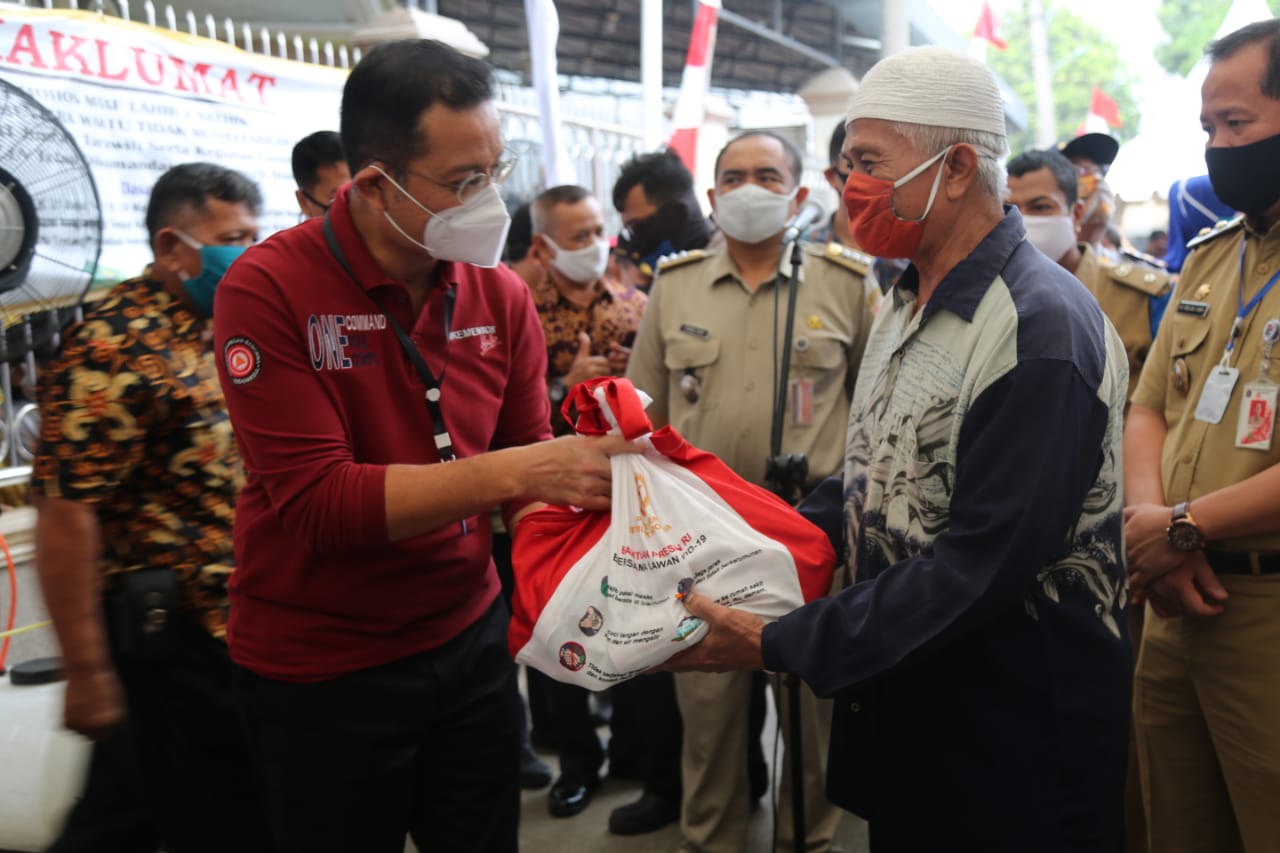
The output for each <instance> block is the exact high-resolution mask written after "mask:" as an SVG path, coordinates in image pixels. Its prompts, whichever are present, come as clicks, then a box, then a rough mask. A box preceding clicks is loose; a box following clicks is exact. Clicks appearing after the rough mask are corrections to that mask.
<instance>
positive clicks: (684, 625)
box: [671, 616, 702, 643]
mask: <svg viewBox="0 0 1280 853" xmlns="http://www.w3.org/2000/svg"><path fill="white" fill-rule="evenodd" d="M701 625H702V620H701V619H699V618H698V617H697V616H686V617H684V618H683V619H681V620H680V622H679V623H678V624H677V625H676V635H675V637H674V638H673V639H672V640H671V642H673V643H678V642H680V641H681V640H683V639H684V638H685V637H687V636H689V635H690V634H692V633H693V632H694V631H696V630H698V628H699V627H700V626H701Z"/></svg>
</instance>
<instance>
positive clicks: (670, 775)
mask: <svg viewBox="0 0 1280 853" xmlns="http://www.w3.org/2000/svg"><path fill="white" fill-rule="evenodd" d="M610 691H611V692H612V694H613V723H612V726H611V730H612V732H613V739H614V741H615V742H617V741H621V743H620V744H618V749H619V750H621V751H622V752H623V753H624V754H625V755H628V756H632V755H634V756H638V757H639V762H640V772H641V775H642V778H643V781H644V790H645V793H646V794H657V795H658V796H659V797H662V798H663V799H665V800H667V801H669V802H674V803H678V802H680V799H681V797H680V791H681V784H680V746H681V743H682V741H683V739H684V726H683V724H682V722H681V720H680V706H679V705H677V704H676V683H675V677H674V676H673V675H672V674H671V673H669V672H659V673H655V674H653V675H641V676H638V677H637V678H633V679H631V680H630V681H624V682H622V683H621V684H615V685H614V686H613V687H611V688H610ZM609 752H610V755H613V754H615V750H614V744H613V743H611V744H610V745H609Z"/></svg>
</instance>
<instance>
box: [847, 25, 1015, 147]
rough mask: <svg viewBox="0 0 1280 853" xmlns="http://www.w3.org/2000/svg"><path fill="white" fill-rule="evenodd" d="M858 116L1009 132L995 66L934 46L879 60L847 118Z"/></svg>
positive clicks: (861, 86) (857, 93)
mask: <svg viewBox="0 0 1280 853" xmlns="http://www.w3.org/2000/svg"><path fill="white" fill-rule="evenodd" d="M859 118H876V119H883V120H884V121H901V122H909V123H911V124H925V125H930V126H933V127H952V128H959V129H961V130H978V131H985V132H987V133H994V134H997V135H999V136H1000V137H1001V138H1004V135H1005V129H1004V103H1003V102H1002V101H1001V99H1000V87H999V86H998V85H997V84H996V78H995V75H994V74H992V73H991V69H989V68H987V66H985V65H983V64H982V63H981V62H978V61H977V60H976V59H971V58H969V57H968V56H965V55H964V54H963V53H956V52H955V51H953V50H947V49H945V48H941V47H934V46H928V47H913V48H910V49H909V50H904V51H902V52H901V53H896V54H894V55H893V56H890V57H888V58H886V59H882V60H880V61H879V62H877V63H876V64H875V65H874V66H873V67H872V68H871V70H870V71H868V72H867V73H866V76H864V77H863V78H862V82H861V83H860V84H859V86H858V91H857V92H856V93H855V94H854V96H853V105H852V106H851V107H850V108H849V118H848V119H846V123H847V122H850V121H853V120H854V119H859Z"/></svg>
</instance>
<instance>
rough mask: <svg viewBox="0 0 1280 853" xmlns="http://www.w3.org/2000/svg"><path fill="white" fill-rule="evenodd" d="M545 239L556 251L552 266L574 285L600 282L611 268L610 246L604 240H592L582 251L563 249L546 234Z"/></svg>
mask: <svg viewBox="0 0 1280 853" xmlns="http://www.w3.org/2000/svg"><path fill="white" fill-rule="evenodd" d="M543 237H544V239H546V241H547V243H549V244H550V245H551V248H552V249H554V250H555V256H554V257H552V258H551V265H552V266H553V267H555V268H556V271H557V272H559V273H560V275H562V276H564V277H565V278H567V279H569V281H572V282H573V283H574V284H590V283H591V282H593V281H596V280H598V279H599V278H600V277H601V276H603V275H604V271H605V268H606V267H608V266H609V244H608V243H606V242H605V241H604V240H592V241H591V245H590V246H585V247H583V248H581V249H562V248H560V246H559V244H557V243H556V242H555V241H553V240H552V239H551V238H550V237H547V236H546V235H545V234H544V235H543Z"/></svg>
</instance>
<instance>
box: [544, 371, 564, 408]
mask: <svg viewBox="0 0 1280 853" xmlns="http://www.w3.org/2000/svg"><path fill="white" fill-rule="evenodd" d="M568 393H569V388H568V387H567V386H566V385H565V384H564V380H563V379H561V378H560V377H559V376H557V377H556V378H555V379H552V380H551V381H550V382H548V383H547V396H548V397H550V398H551V402H553V403H559V402H562V401H563V400H564V398H565V395H566V394H568Z"/></svg>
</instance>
